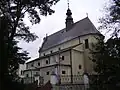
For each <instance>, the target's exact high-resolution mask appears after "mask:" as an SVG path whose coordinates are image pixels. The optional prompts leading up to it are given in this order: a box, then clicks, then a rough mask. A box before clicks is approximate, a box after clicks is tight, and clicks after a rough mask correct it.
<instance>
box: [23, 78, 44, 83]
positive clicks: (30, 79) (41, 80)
mask: <svg viewBox="0 0 120 90" xmlns="http://www.w3.org/2000/svg"><path fill="white" fill-rule="evenodd" d="M23 81H24V83H25V84H30V83H34V82H35V77H25V78H23ZM43 83H44V79H43V77H39V85H42V84H43Z"/></svg>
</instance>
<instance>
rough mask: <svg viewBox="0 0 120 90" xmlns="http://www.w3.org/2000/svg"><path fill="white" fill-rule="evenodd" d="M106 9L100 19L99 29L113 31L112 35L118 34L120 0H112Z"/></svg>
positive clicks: (119, 30)
mask: <svg viewBox="0 0 120 90" xmlns="http://www.w3.org/2000/svg"><path fill="white" fill-rule="evenodd" d="M105 11H106V12H105V15H104V16H103V17H102V18H100V20H99V22H100V24H101V25H100V27H99V29H103V30H106V31H108V32H109V31H112V37H114V36H117V35H118V33H119V32H120V0H112V2H110V5H109V6H108V7H106V8H105Z"/></svg>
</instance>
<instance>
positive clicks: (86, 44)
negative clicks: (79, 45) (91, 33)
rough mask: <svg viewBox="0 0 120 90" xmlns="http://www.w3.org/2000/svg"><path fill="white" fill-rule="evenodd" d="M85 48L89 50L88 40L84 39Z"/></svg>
mask: <svg viewBox="0 0 120 90" xmlns="http://www.w3.org/2000/svg"><path fill="white" fill-rule="evenodd" d="M85 48H86V49H88V48H89V43H88V39H85Z"/></svg>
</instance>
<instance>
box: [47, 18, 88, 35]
mask: <svg viewBox="0 0 120 90" xmlns="http://www.w3.org/2000/svg"><path fill="white" fill-rule="evenodd" d="M87 18H88V17H85V18H83V19H81V20H79V21H77V22H75V23H73V27H74V25H76V24H77V23H79V22H81V21H83V20H84V19H87ZM88 19H89V18H88ZM73 27H72V28H73ZM64 29H66V28H63V29H61V30H59V31H56V32H55V33H53V34H50V35H49V36H47V37H50V36H52V35H54V34H56V33H59V32H61V31H64Z"/></svg>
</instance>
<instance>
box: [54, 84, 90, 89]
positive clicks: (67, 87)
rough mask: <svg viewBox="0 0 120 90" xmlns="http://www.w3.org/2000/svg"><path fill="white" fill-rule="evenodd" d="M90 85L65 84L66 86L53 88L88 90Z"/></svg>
mask: <svg viewBox="0 0 120 90" xmlns="http://www.w3.org/2000/svg"><path fill="white" fill-rule="evenodd" d="M87 89H89V85H84V84H64V85H55V86H53V87H52V90H87Z"/></svg>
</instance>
